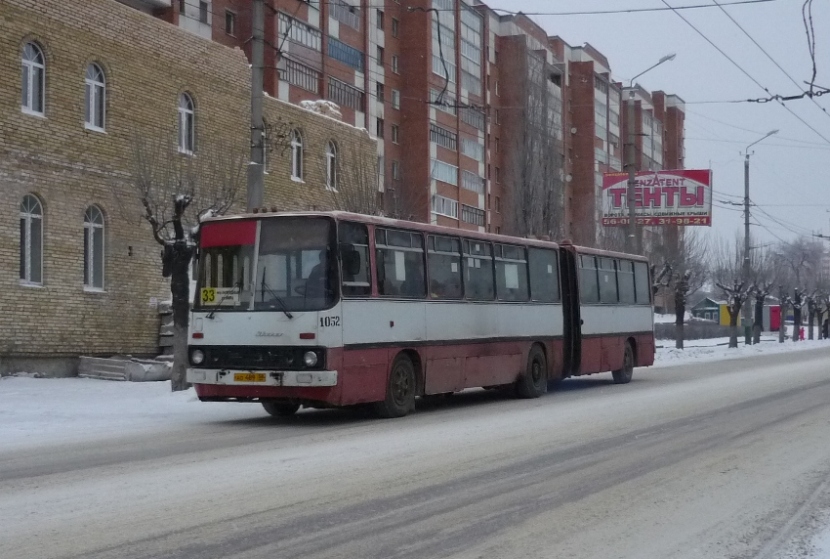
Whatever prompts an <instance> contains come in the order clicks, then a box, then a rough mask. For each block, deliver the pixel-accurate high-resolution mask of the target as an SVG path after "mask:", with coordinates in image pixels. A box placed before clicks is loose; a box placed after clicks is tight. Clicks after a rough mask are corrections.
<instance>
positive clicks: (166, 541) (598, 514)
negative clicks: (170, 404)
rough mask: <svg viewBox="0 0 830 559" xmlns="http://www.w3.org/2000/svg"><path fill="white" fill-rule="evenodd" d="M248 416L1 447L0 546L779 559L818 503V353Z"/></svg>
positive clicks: (825, 370)
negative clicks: (386, 408) (535, 394)
mask: <svg viewBox="0 0 830 559" xmlns="http://www.w3.org/2000/svg"><path fill="white" fill-rule="evenodd" d="M204 406H210V404H204ZM250 410H251V412H252V413H251V414H250V415H249V416H240V417H236V418H233V419H225V420H221V421H220V420H216V419H214V420H210V421H207V420H206V421H205V422H204V423H201V424H196V425H195V426H194V425H193V424H192V423H191V424H189V425H187V426H186V428H185V427H183V426H179V425H176V424H171V425H167V426H165V427H163V428H160V429H159V430H158V432H157V433H154V434H152V435H135V434H131V435H128V436H125V437H123V438H121V439H117V440H109V441H103V442H101V441H99V442H74V443H72V444H71V445H65V446H60V445H57V446H56V445H50V446H44V447H31V448H15V449H13V450H10V451H4V450H2V446H0V558H15V559H26V558H33V559H34V558H36V559H50V558H70V557H72V558H84V559H103V558H118V559H129V558H148V559H149V558H153V559H158V558H165V559H167V558H182V559H191V558H192V559H196V558H198V559H212V558H217V559H218V558H227V559H231V558H259V557H262V558H266V557H267V558H269V559H271V558H283V557H286V558H299V557H303V558H317V557H343V558H375V557H376V558H383V559H386V558H401V559H403V558H419V559H423V558H432V557H458V558H462V557H463V558H479V557H484V558H488V559H489V558H511V559H512V558H522V559H524V558H535V557H539V558H543V557H544V558H553V557H569V558H594V557H602V558H607V557H626V558H628V557H630V558H638V559H639V558H645V559H648V558H660V559H667V558H689V559H691V558H695V559H698V558H709V557H711V558H724V557H732V558H750V557H753V558H754V557H758V558H777V557H784V556H791V555H790V554H794V553H796V552H800V547H799V546H801V545H803V544H805V542H807V541H808V540H809V538H810V537H811V536H812V534H813V533H814V532H815V531H816V530H817V529H818V528H819V527H820V525H821V523H822V522H826V518H825V517H823V516H822V513H823V511H828V510H830V487H828V480H830V444H828V443H830V349H819V350H809V351H799V352H795V353H789V354H786V353H784V354H772V355H759V356H751V357H747V358H745V359H740V360H730V361H713V362H708V363H701V364H689V365H680V366H674V367H656V368H653V369H644V370H643V369H641V370H637V371H636V373H635V377H634V381H633V382H632V383H631V384H629V385H626V386H615V385H612V384H611V383H610V375H599V376H596V377H593V378H587V379H574V380H569V381H566V382H564V383H563V384H562V386H561V387H560V389H559V390H557V391H556V392H554V393H552V394H548V395H547V396H545V397H543V398H541V399H539V400H533V401H516V400H507V399H504V398H501V397H499V396H498V395H496V394H494V393H485V392H481V391H479V392H471V393H465V394H462V395H457V396H456V397H454V398H453V399H452V400H450V401H449V402H447V403H441V404H431V405H423V406H421V407H420V408H419V412H418V413H417V414H415V415H413V416H410V417H407V418H404V419H401V420H391V421H379V420H368V419H366V418H363V417H360V416H358V415H355V414H350V413H343V412H312V413H308V414H300V415H299V416H298V417H296V418H293V419H292V420H290V421H282V422H281V421H277V420H272V419H270V418H267V417H266V416H264V415H261V414H260V413H259V410H256V409H255V408H250ZM1 444H2V442H0V445H1ZM794 550H795V551H794ZM792 556H795V555H792ZM799 556H800V555H799Z"/></svg>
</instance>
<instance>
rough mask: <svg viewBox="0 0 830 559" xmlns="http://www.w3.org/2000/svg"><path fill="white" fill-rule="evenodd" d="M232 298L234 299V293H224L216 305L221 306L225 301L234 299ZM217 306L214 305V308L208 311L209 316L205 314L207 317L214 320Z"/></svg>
mask: <svg viewBox="0 0 830 559" xmlns="http://www.w3.org/2000/svg"><path fill="white" fill-rule="evenodd" d="M232 300H233V295H223V296H222V298H221V299H219V302H218V303H216V307H221V306H222V303H224V302H225V301H232ZM216 307H213V308H212V309H210V312H209V313H207V316H205V318H209V319H211V320H213V315H215V314H216Z"/></svg>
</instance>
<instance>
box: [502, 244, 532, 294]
mask: <svg viewBox="0 0 830 559" xmlns="http://www.w3.org/2000/svg"><path fill="white" fill-rule="evenodd" d="M496 290H497V292H498V295H499V300H500V301H527V299H528V286H527V256H525V249H524V248H522V247H516V246H510V245H496Z"/></svg>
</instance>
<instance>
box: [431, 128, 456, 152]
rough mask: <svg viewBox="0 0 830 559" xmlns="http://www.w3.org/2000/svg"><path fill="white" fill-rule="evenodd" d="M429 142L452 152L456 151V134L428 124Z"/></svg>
mask: <svg viewBox="0 0 830 559" xmlns="http://www.w3.org/2000/svg"><path fill="white" fill-rule="evenodd" d="M429 141H430V142H435V143H436V144H438V145H439V146H441V147H445V148H447V149H450V150H452V151H458V134H456V133H454V132H452V131H450V130H447V129H446V128H441V127H440V126H438V125H437V124H433V123H430V125H429Z"/></svg>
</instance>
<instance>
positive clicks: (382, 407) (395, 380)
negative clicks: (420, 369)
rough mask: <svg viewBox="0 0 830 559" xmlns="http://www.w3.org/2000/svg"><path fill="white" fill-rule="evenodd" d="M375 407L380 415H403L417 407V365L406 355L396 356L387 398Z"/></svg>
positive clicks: (387, 388)
mask: <svg viewBox="0 0 830 559" xmlns="http://www.w3.org/2000/svg"><path fill="white" fill-rule="evenodd" d="M374 408H375V413H377V414H378V415H379V416H380V417H403V416H405V415H406V414H408V413H409V412H410V411H413V410H414V409H415V366H414V365H413V364H412V360H411V359H410V358H409V357H407V356H406V355H398V356H397V357H396V358H395V361H394V362H393V363H392V368H391V370H390V371H389V379H388V380H387V382H386V398H385V399H384V400H383V401H382V402H376V403H375V405H374Z"/></svg>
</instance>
